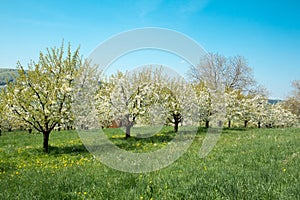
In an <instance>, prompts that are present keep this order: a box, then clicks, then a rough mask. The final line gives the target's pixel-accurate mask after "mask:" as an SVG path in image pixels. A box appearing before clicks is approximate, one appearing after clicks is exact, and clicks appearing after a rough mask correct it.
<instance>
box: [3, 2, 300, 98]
mask: <svg viewBox="0 0 300 200" xmlns="http://www.w3.org/2000/svg"><path fill="white" fill-rule="evenodd" d="M299 10H300V2H299V1H298V0H284V1H283V0H277V1H264V0H261V1H257V0H252V1H250V0H249V1H248V0H245V1H241V0H226V1H223V0H203V1H202V0H195V1H176V0H175V1H157V0H153V1H150V0H149V1H143V0H142V1H104V0H99V1H97V0H95V1H93V0H90V1H79V0H64V1H56V0H52V1H47V0H39V1H38V0H36V1H33V0H26V1H17V0H0V36H1V37H0V44H1V46H0V67H10V68H14V67H15V66H16V63H17V61H20V62H21V63H22V64H23V65H26V64H27V63H28V62H29V61H30V60H31V59H33V60H37V58H38V54H39V51H41V50H42V51H43V50H45V48H47V47H53V46H59V45H60V44H61V41H62V39H64V40H65V41H66V42H68V41H69V42H71V44H72V45H73V46H74V48H75V47H77V46H78V45H81V53H82V54H83V55H84V56H88V55H89V53H91V51H92V50H93V49H94V48H95V47H96V46H97V45H98V44H99V43H101V42H103V41H104V40H106V39H108V38H110V37H111V36H113V35H116V34H118V33H119V32H123V31H127V30H131V29H136V28H143V27H161V28H167V29H172V30H175V31H178V32H181V33H183V34H185V35H187V36H189V37H191V38H193V39H194V40H195V41H196V42H198V43H199V44H200V45H201V46H202V47H203V48H204V49H205V50H206V51H208V52H214V53H217V52H218V53H220V54H223V55H225V56H234V55H242V56H244V57H245V58H246V59H247V60H248V63H249V66H250V67H252V68H253V73H254V77H255V79H256V80H257V81H258V82H259V83H260V84H262V85H263V86H265V87H266V88H267V89H268V90H269V92H270V97H271V98H281V99H282V98H285V97H287V96H288V95H289V94H290V92H291V90H292V87H291V81H293V80H296V79H300V12H299ZM166 57H168V56H166ZM128 58H131V57H130V56H129V57H128ZM127 62H128V61H127ZM128 63H130V62H128ZM128 63H127V64H128ZM118 64H120V65H121V64H122V63H121V62H118ZM171 64H172V63H171ZM179 71H180V70H179ZM181 71H183V70H182V69H181Z"/></svg>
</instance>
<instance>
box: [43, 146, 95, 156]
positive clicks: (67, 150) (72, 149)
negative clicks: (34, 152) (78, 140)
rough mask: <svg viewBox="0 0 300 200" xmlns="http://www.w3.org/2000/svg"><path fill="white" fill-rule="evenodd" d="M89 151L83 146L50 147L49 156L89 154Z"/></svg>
mask: <svg viewBox="0 0 300 200" xmlns="http://www.w3.org/2000/svg"><path fill="white" fill-rule="evenodd" d="M87 153H89V152H88V150H87V149H86V148H85V146H84V145H83V144H78V145H71V146H49V152H48V154H49V155H61V154H76V155H77V154H87Z"/></svg>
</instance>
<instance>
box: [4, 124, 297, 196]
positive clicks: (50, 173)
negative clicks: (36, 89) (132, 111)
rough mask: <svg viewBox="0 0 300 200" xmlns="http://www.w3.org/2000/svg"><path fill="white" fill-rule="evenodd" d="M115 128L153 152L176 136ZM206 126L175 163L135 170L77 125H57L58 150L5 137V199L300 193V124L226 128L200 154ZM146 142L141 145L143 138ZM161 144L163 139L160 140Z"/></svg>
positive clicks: (119, 138) (131, 144) (38, 140)
mask: <svg viewBox="0 0 300 200" xmlns="http://www.w3.org/2000/svg"><path fill="white" fill-rule="evenodd" d="M106 133H107V135H108V136H109V137H110V138H111V140H112V141H113V142H114V143H115V144H116V145H118V146H119V147H120V148H124V149H127V150H130V151H138V152H141V151H149V150H153V149H156V148H157V146H159V147H162V146H163V145H165V144H166V143H167V142H168V141H170V139H171V138H172V137H173V136H174V133H172V132H171V129H170V128H166V129H164V130H163V131H162V132H161V133H160V135H157V136H154V137H153V138H147V139H142V138H140V139H137V138H130V139H129V140H126V139H124V138H123V137H124V136H123V135H124V133H122V132H120V130H115V129H110V130H108V131H107V132H106ZM205 133H206V130H205V129H200V130H199V133H198V134H197V136H196V138H195V140H194V142H193V144H192V146H191V147H190V148H189V149H188V151H187V152H186V153H185V154H184V155H183V156H182V157H181V158H179V159H178V160H177V161H176V162H174V163H173V164H172V165H170V166H168V167H166V168H164V169H161V170H158V171H154V172H151V173H145V174H142V173H141V174H131V173H125V172H120V171H116V170H114V169H111V168H109V167H106V166H105V165H103V164H101V163H100V162H98V161H97V160H95V159H94V158H93V156H92V155H91V154H89V152H87V151H86V150H85V148H84V146H83V145H82V143H81V140H80V138H79V137H78V135H77V133H76V132H75V131H62V132H53V133H52V134H51V135H50V145H51V147H50V153H49V154H45V153H44V152H43V151H42V149H41V145H42V135H32V134H31V135H30V134H28V133H25V132H4V133H2V136H0V199H300V129H299V128H298V129H296V128H290V129H233V130H228V129H225V130H224V131H223V133H222V135H221V137H220V139H219V141H218V143H217V145H216V146H215V148H214V149H213V150H212V152H211V153H210V154H209V155H208V156H207V157H205V158H203V159H200V158H199V157H198V152H199V148H200V147H201V144H202V141H203V139H204V137H205ZM138 144H139V145H138ZM155 144H156V145H155Z"/></svg>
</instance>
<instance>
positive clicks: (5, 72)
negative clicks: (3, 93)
mask: <svg viewBox="0 0 300 200" xmlns="http://www.w3.org/2000/svg"><path fill="white" fill-rule="evenodd" d="M16 74H17V69H8V68H0V87H1V86H2V87H3V86H5V85H6V83H7V82H12V81H14V79H15V76H16Z"/></svg>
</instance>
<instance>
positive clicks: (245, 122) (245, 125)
mask: <svg viewBox="0 0 300 200" xmlns="http://www.w3.org/2000/svg"><path fill="white" fill-rule="evenodd" d="M247 125H248V120H245V121H244V127H245V128H247Z"/></svg>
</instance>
